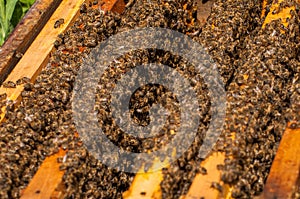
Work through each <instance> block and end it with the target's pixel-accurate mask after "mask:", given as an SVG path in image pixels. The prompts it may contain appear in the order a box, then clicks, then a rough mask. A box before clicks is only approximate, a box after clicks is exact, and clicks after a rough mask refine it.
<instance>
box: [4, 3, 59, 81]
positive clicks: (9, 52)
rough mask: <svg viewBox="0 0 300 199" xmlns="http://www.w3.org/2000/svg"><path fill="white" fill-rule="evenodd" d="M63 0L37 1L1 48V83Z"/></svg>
mask: <svg viewBox="0 0 300 199" xmlns="http://www.w3.org/2000/svg"><path fill="white" fill-rule="evenodd" d="M61 1H62V0H40V1H36V2H35V3H34V4H33V5H32V7H31V8H30V10H29V11H28V12H27V14H26V15H25V16H24V18H23V19H22V20H21V21H20V23H19V24H18V25H17V26H16V28H15V29H14V31H13V32H12V33H11V34H10V36H9V37H8V39H7V40H6V42H5V43H4V44H3V45H2V47H1V48H0V84H2V82H3V81H4V80H5V79H6V77H7V76H8V74H9V73H10V72H11V71H12V70H13V68H14V67H15V65H16V64H17V63H18V61H19V60H20V58H21V57H22V55H23V54H24V53H25V51H26V50H27V49H28V47H29V46H30V45H31V43H32V41H33V40H34V39H35V37H36V36H37V35H38V34H39V33H40V31H41V29H42V28H43V27H44V25H45V24H46V22H47V21H48V19H49V18H50V16H51V15H52V14H53V12H54V11H55V9H56V8H57V7H58V5H59V4H60V3H61Z"/></svg>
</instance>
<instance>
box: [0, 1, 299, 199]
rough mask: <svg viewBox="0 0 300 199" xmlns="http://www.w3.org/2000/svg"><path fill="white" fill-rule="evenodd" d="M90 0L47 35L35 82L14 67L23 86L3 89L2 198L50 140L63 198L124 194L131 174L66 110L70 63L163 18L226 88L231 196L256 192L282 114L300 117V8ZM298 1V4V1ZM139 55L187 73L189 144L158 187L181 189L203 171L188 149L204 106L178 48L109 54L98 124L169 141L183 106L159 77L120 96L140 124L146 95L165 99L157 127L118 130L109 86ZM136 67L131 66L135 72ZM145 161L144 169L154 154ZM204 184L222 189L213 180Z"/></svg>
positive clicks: (120, 138) (144, 121)
mask: <svg viewBox="0 0 300 199" xmlns="http://www.w3.org/2000/svg"><path fill="white" fill-rule="evenodd" d="M97 3H98V1H93V2H90V3H88V4H83V5H82V6H81V8H80V15H79V17H78V19H77V20H76V21H75V22H74V24H73V25H72V26H70V27H69V29H68V30H67V31H66V32H65V33H63V34H60V35H59V36H58V38H57V40H56V41H55V43H54V46H55V51H54V52H53V53H52V54H51V58H50V63H49V64H48V65H47V67H46V68H44V69H43V70H42V72H41V74H40V75H39V76H38V77H37V79H36V81H35V83H30V82H29V80H28V78H23V79H21V80H20V81H18V82H16V83H14V82H7V83H6V84H5V85H4V86H6V87H16V85H19V84H24V91H23V92H22V93H21V95H22V100H21V102H20V105H18V106H16V107H15V106H14V102H11V101H9V100H6V96H5V95H3V96H2V95H1V96H0V98H1V103H2V101H3V103H6V105H7V108H6V115H5V117H6V121H5V122H2V123H1V124H0V146H1V151H0V162H1V163H3V164H2V165H1V166H0V168H1V169H0V176H1V177H0V182H1V183H0V198H18V197H20V190H22V189H24V188H25V187H26V185H27V184H28V182H29V181H30V179H31V178H32V176H33V175H34V173H35V172H36V171H37V169H38V167H39V165H40V164H41V162H42V161H43V160H44V159H45V157H47V156H49V155H51V154H54V153H56V152H57V151H58V150H59V148H62V149H66V150H68V151H67V154H66V156H65V157H63V158H59V159H58V162H61V167H60V169H62V170H66V172H65V175H64V177H63V183H64V185H65V187H66V190H65V197H66V198H85V197H92V198H121V197H122V193H123V192H124V191H125V190H127V189H128V188H129V186H130V184H131V181H132V179H133V177H134V174H131V173H126V172H121V171H117V170H115V169H112V168H109V167H107V166H106V165H104V164H103V163H101V162H100V161H99V160H97V159H96V158H95V157H94V156H93V155H91V154H90V153H89V152H88V150H87V149H86V148H85V147H84V145H83V143H82V141H81V139H80V136H78V134H77V130H76V126H75V124H74V121H73V115H72V98H71V96H72V92H73V88H74V82H75V79H76V75H77V73H78V70H79V69H80V68H81V67H84V64H82V63H83V62H84V60H88V59H90V54H89V53H90V52H91V50H92V49H93V48H95V47H97V46H98V45H99V43H101V42H102V41H104V40H106V39H107V38H108V37H110V36H112V35H114V34H117V33H118V32H123V31H127V30H132V29H134V28H137V27H139V28H143V27H162V28H169V29H172V30H176V31H178V32H181V33H184V34H186V35H188V36H190V37H191V38H192V39H193V40H194V41H196V42H199V43H200V44H201V45H203V46H204V47H205V49H206V50H207V51H208V52H209V54H210V55H211V56H212V58H213V59H214V60H215V62H216V63H217V67H218V70H219V73H220V74H221V77H222V81H223V83H224V85H225V90H226V92H227V104H226V106H227V115H226V121H225V126H224V130H223V131H222V134H221V137H220V138H219V141H218V143H217V144H216V147H215V148H214V150H216V151H224V152H225V153H226V159H225V162H224V165H219V166H218V168H219V169H220V170H222V180H223V181H224V182H225V183H228V184H230V185H232V186H233V192H232V197H235V198H239V197H252V196H254V195H257V194H259V193H260V192H261V191H262V190H263V185H264V182H265V180H266V177H267V175H268V172H269V169H270V166H271V164H272V160H273V158H274V156H275V153H276V150H277V147H278V144H279V141H280V139H281V136H282V133H283V132H284V129H285V127H286V123H287V122H290V121H292V122H293V123H292V125H291V127H292V128H299V121H300V118H299V112H300V104H299V103H300V80H299V72H300V71H299V70H300V63H299V60H300V57H299V55H300V53H299V16H298V15H297V11H299V10H297V11H292V12H291V17H290V19H289V25H288V27H285V26H283V25H282V24H281V23H280V21H274V22H272V23H270V24H267V26H266V27H265V29H262V28H261V27H262V23H263V19H261V18H260V17H261V11H262V8H261V1H260V0H250V1H249V0H228V1H226V2H224V1H222V0H218V1H216V2H215V4H214V6H213V7H212V12H211V15H210V17H209V18H208V20H207V23H206V24H205V25H204V27H201V26H200V25H199V23H198V22H197V19H196V17H197V13H196V4H195V3H194V1H192V0H176V1H169V0H152V1H148V0H139V1H137V0H136V1H135V0H129V1H127V2H126V3H127V4H126V8H125V11H124V13H122V14H121V15H120V14H117V13H111V12H104V11H103V10H101V9H96V8H95V6H94V5H96V4H97ZM291 3H293V4H296V3H294V2H291V1H287V2H286V4H282V5H281V6H282V7H284V6H287V4H291ZM295 6H296V8H297V9H298V6H299V5H295ZM62 23H63V20H61V21H58V22H57V24H56V25H55V26H56V27H59V25H61V24H62ZM282 32H285V33H284V34H282ZM129 39H130V38H129ZM165 42H166V43H168V42H170V41H165ZM120 46H122V43H120ZM148 63H160V64H164V65H168V66H170V67H171V68H173V69H174V70H176V71H178V72H179V73H180V74H181V75H182V76H184V77H185V78H187V79H188V80H189V83H190V84H191V86H192V87H193V89H194V90H195V92H196V96H197V100H198V103H199V112H198V114H199V115H200V124H199V127H198V132H197V134H196V137H195V139H194V141H193V143H192V145H191V146H187V150H186V152H185V153H184V154H183V155H182V156H181V157H180V158H178V159H177V160H176V161H175V162H173V163H172V164H171V165H170V167H169V168H164V169H163V174H164V179H163V181H162V182H161V189H162V196H163V198H179V197H180V196H181V195H183V194H185V193H186V192H187V190H188V189H189V186H190V184H191V182H192V180H193V178H194V176H195V175H196V173H201V174H203V175H205V174H206V173H207V171H206V169H205V168H203V167H200V161H201V159H200V158H199V157H198V156H197V153H198V151H199V149H200V147H201V144H202V142H203V139H204V138H205V131H206V130H207V128H208V126H209V123H210V119H211V112H212V110H210V107H211V104H210V97H209V93H208V88H207V86H206V85H205V81H204V80H203V77H200V76H199V75H198V74H197V73H196V72H195V67H194V66H193V65H191V63H188V61H187V60H186V59H184V58H182V57H180V56H177V55H173V54H172V53H171V52H167V51H163V50H159V49H143V50H135V51H132V52H129V53H127V54H125V55H122V56H121V57H119V58H117V59H116V60H115V61H114V62H113V63H110V65H109V66H108V67H107V70H106V71H105V73H104V74H103V75H102V77H101V78H100V79H99V86H98V87H97V94H96V96H95V99H96V104H95V110H96V111H97V113H98V114H97V117H98V120H99V123H100V126H101V127H102V129H103V131H104V133H105V134H106V135H107V137H108V138H109V139H110V140H111V141H112V142H113V143H114V144H115V145H117V146H118V147H120V148H122V149H123V150H126V151H130V152H135V153H139V152H149V151H155V150H157V149H159V148H161V147H162V146H164V145H166V144H167V143H168V141H170V140H171V139H172V138H173V136H174V134H176V132H177V128H178V127H179V126H180V117H179V115H180V107H178V99H177V98H176V95H174V94H173V93H172V92H170V91H169V90H168V89H167V88H166V87H164V86H163V85H157V84H148V85H145V86H143V87H141V88H139V89H138V90H136V91H135V92H134V93H132V97H131V99H130V105H129V109H130V114H131V118H132V120H133V121H134V122H135V123H137V124H139V125H141V126H147V125H148V124H149V122H150V117H149V109H150V107H151V106H153V105H154V104H157V103H160V104H162V106H163V107H164V108H165V109H167V110H168V111H169V112H170V113H171V114H170V116H169V117H168V119H167V121H166V125H165V126H163V128H162V129H161V133H160V135H162V136H158V137H154V138H147V139H140V138H136V137H133V136H130V135H128V134H126V132H122V130H121V129H120V128H119V127H118V126H117V125H116V122H115V121H114V118H113V117H112V115H111V109H110V104H111V96H110V94H111V92H112V90H113V89H114V88H115V87H116V84H117V81H118V80H119V79H120V78H122V75H123V74H125V73H126V72H128V71H130V70H131V69H133V68H134V67H136V66H138V65H142V64H148ZM138 78H139V77H133V79H132V81H135V79H138ZM166 78H168V77H166ZM124 92H127V91H124ZM232 134H235V139H234V140H232ZM103 145H105V143H103ZM179 145H180V144H179ZM107 158H110V159H113V158H114V157H112V156H111V157H107ZM163 158H165V157H162V160H163ZM145 161H146V162H145V167H144V168H145V170H147V169H148V168H149V167H150V166H151V162H152V160H145ZM133 163H134V162H130V161H129V162H123V163H122V164H124V165H127V164H128V165H130V164H133ZM212 188H215V189H217V190H219V191H220V192H222V191H223V189H222V187H221V186H220V185H219V184H218V183H217V182H214V183H213V184H212Z"/></svg>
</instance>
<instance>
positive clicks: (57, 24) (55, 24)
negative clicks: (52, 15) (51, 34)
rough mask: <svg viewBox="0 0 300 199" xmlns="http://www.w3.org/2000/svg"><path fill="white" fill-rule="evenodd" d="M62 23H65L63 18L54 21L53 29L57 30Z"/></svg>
mask: <svg viewBox="0 0 300 199" xmlns="http://www.w3.org/2000/svg"><path fill="white" fill-rule="evenodd" d="M64 23H65V20H64V19H63V18H60V19H58V20H56V21H55V23H54V28H59V27H60V26H61V25H62V24H64Z"/></svg>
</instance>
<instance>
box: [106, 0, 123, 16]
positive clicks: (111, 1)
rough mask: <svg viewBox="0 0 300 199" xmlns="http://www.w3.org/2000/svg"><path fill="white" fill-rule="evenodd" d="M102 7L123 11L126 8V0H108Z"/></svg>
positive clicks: (113, 10)
mask: <svg viewBox="0 0 300 199" xmlns="http://www.w3.org/2000/svg"><path fill="white" fill-rule="evenodd" d="M102 9H103V10H110V11H112V12H117V13H122V12H123V11H124V10H125V2H124V0H119V1H118V0H117V1H116V0H106V1H104V4H103V5H102Z"/></svg>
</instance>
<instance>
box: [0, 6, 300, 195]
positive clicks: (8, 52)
mask: <svg viewBox="0 0 300 199" xmlns="http://www.w3.org/2000/svg"><path fill="white" fill-rule="evenodd" d="M87 1H88V0H64V1H61V0H52V1H41V2H39V4H35V5H34V7H33V9H31V12H30V13H29V14H28V16H31V17H36V18H38V19H37V20H35V22H34V23H32V24H30V27H31V28H30V29H31V30H32V29H35V30H36V31H35V32H32V31H25V33H24V34H23V35H19V34H17V33H18V31H20V30H22V26H21V25H19V26H18V27H17V28H16V30H15V32H14V33H13V34H12V36H11V37H10V38H9V39H8V41H7V42H6V43H5V45H4V46H3V47H2V48H1V51H0V60H4V61H1V62H0V74H1V78H2V79H1V78H0V80H1V82H2V81H3V80H4V79H5V81H14V82H15V81H16V80H17V79H19V78H21V77H24V76H26V77H29V78H30V79H31V81H32V82H33V81H34V80H35V78H36V76H37V75H38V74H39V72H40V71H41V69H42V68H43V67H44V66H45V65H46V63H47V62H48V60H49V54H50V52H51V51H52V49H53V43H54V41H55V39H56V37H57V35H58V34H60V33H62V32H64V31H65V29H66V28H67V27H68V26H70V24H72V22H73V21H74V20H75V19H76V17H77V16H78V14H79V8H80V5H81V4H82V3H84V2H87ZM281 1H282V0H278V1H277V3H274V4H273V5H272V7H271V11H272V9H274V8H275V7H276V6H278V4H279V3H280V2H281ZM45 2H47V3H45ZM266 2H267V1H266V0H264V1H263V6H264V7H265V6H266ZM274 2H275V1H274ZM34 9H40V10H41V9H43V10H44V12H43V13H42V14H41V13H40V14H35V12H34ZM102 9H105V10H112V11H115V12H122V10H123V9H124V1H123V0H106V1H105V4H104V5H103V7H102ZM291 9H295V8H288V9H284V10H283V11H282V12H281V13H279V14H277V15H272V14H271V11H270V12H269V14H268V15H267V17H266V19H265V23H264V25H265V24H266V23H269V22H270V21H272V20H274V19H278V18H282V19H283V22H284V25H287V22H286V21H285V20H284V19H285V18H286V17H287V16H288V15H289V12H290V10H291ZM264 12H265V10H264V9H263V13H262V15H263V16H264ZM204 13H207V12H205V11H204ZM200 17H201V16H200ZM202 17H204V18H205V16H202ZM60 18H64V24H63V25H62V26H60V27H59V28H57V29H54V28H53V25H54V23H55V21H56V20H58V19H60ZM22 23H24V24H26V19H25V22H24V21H23V22H22ZM24 26H25V25H24ZM30 29H29V30H30ZM283 34H284V33H283ZM19 37H20V38H19ZM15 39H18V42H15V43H14V44H13V45H11V44H12V42H13V41H14V40H15ZM24 41H26V42H24ZM18 53H19V54H20V56H19V55H18ZM33 55H34V56H33ZM22 90H23V86H22V85H20V86H17V88H4V87H3V86H1V87H0V94H1V93H4V92H5V93H7V95H8V98H9V99H11V100H13V101H16V102H18V101H19V100H20V93H21V91H22ZM4 108H5V107H3V108H2V109H4ZM3 120H4V116H3V114H2V115H1V118H0V121H3ZM299 140H300V130H299V129H290V128H289V126H288V127H287V129H286V131H285V133H284V135H283V137H282V140H281V143H280V147H279V149H278V152H277V154H276V157H275V160H274V162H273V165H272V168H271V172H270V174H269V177H268V180H267V183H266V186H265V189H264V192H263V194H262V195H261V196H260V197H261V198H291V197H292V196H291V193H293V191H294V190H295V187H296V186H297V183H299V169H300V142H299ZM65 154H66V151H64V150H60V151H59V152H58V153H57V154H55V155H52V156H50V157H47V158H46V159H45V160H44V162H43V163H42V165H41V166H40V168H39V170H38V172H37V173H36V174H35V176H34V177H33V179H32V180H31V182H30V183H29V185H28V186H27V188H26V189H25V190H24V191H23V192H22V196H21V198H63V196H64V187H63V185H62V176H63V174H64V172H63V171H60V170H59V166H60V164H59V163H57V161H56V160H57V158H58V157H63V156H64V155H65ZM224 158H225V155H224V154H223V153H212V154H210V155H209V157H208V158H207V159H206V160H205V161H203V162H202V163H201V166H203V167H205V168H206V169H207V171H208V175H205V176H204V175H202V174H198V175H197V176H196V177H195V179H194V180H193V183H192V185H191V187H190V190H189V191H188V193H187V195H186V196H182V198H186V199H196V198H200V197H205V198H230V191H231V188H230V187H229V186H228V185H223V186H224V188H225V191H224V193H223V194H220V193H219V192H218V191H217V190H215V189H212V188H211V182H220V176H221V173H220V171H218V170H217V168H216V166H217V165H218V164H222V163H223V162H224ZM156 164H161V163H160V162H159V161H155V162H154V163H153V167H155V165H156ZM150 170H151V169H150ZM286 171H289V172H286ZM161 180H162V172H161V171H156V172H148V173H142V174H137V175H136V176H135V179H134V181H133V183H132V185H131V187H130V189H129V190H128V191H127V192H125V193H124V194H123V197H124V198H161V192H160V182H161ZM201 190H205V192H204V193H203V192H201ZM141 193H143V194H142V195H141Z"/></svg>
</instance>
